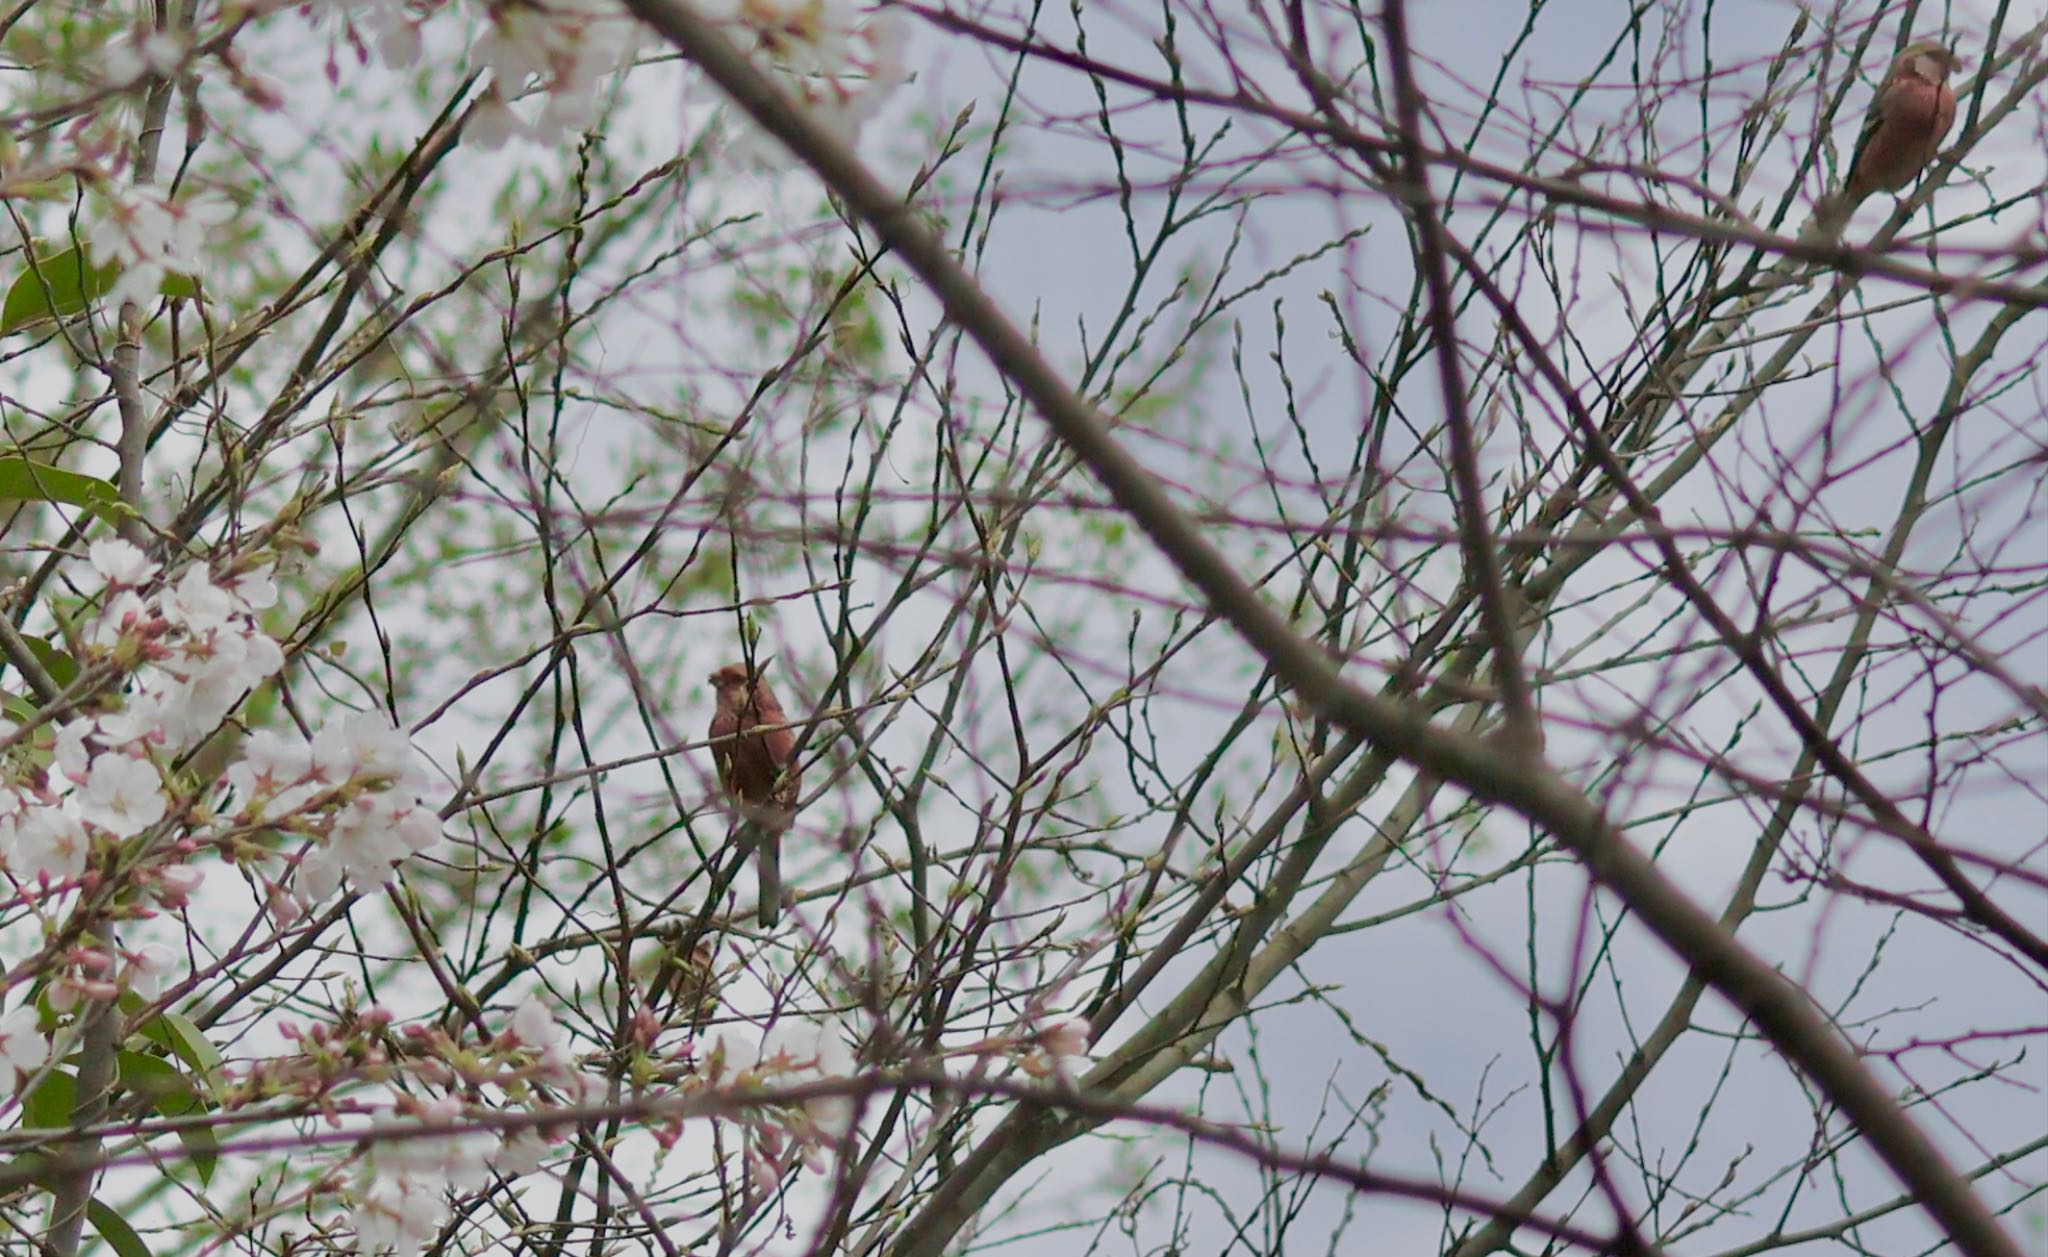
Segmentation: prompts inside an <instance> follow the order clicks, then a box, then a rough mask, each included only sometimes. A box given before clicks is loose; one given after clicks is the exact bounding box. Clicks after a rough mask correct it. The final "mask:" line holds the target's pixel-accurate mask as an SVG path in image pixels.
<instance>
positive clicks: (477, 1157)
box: [257, 997, 598, 1257]
mask: <svg viewBox="0 0 2048 1257" xmlns="http://www.w3.org/2000/svg"><path fill="white" fill-rule="evenodd" d="M390 1026H391V1015H390V1014H389V1013H388V1012H386V1011H384V1010H383V1009H379V1008H372V1009H368V1010H365V1011H363V1012H360V1013H351V1014H348V1015H346V1016H345V1017H344V1018H343V1020H342V1022H341V1023H339V1024H337V1025H336V1026H334V1027H332V1028H327V1027H316V1028H314V1029H312V1030H310V1031H307V1032H305V1033H303V1034H299V1035H297V1036H296V1037H298V1038H299V1039H300V1040H301V1042H302V1044H303V1048H304V1050H303V1051H302V1053H301V1056H300V1058H299V1059H298V1061H296V1062H289V1061H274V1062H267V1063H266V1065H265V1066H264V1067H263V1068H262V1069H261V1070H259V1071H257V1072H259V1073H263V1074H265V1075H266V1077H265V1080H264V1086H262V1087H258V1088H257V1090H259V1091H261V1090H265V1089H268V1090H271V1091H275V1090H277V1089H278V1088H279V1087H280V1085H282V1084H285V1083H287V1082H289V1081H290V1080H291V1079H292V1078H293V1077H294V1073H293V1070H294V1068H297V1070H298V1075H297V1076H298V1077H299V1079H300V1082H301V1087H302V1090H304V1091H305V1094H306V1095H307V1097H308V1098H313V1097H314V1096H316V1095H318V1094H324V1091H325V1089H327V1088H329V1087H332V1086H334V1085H338V1084H339V1083H340V1082H341V1081H342V1079H341V1078H339V1077H338V1076H337V1071H341V1072H350V1071H361V1070H363V1069H365V1068H369V1069H371V1070H375V1071H384V1070H388V1069H392V1068H397V1069H400V1070H402V1071H403V1072H405V1073H406V1074H407V1075H409V1076H410V1079H411V1085H412V1086H417V1087H423V1088H427V1089H431V1090H433V1091H437V1092H441V1093H442V1094H441V1095H440V1097H439V1098H437V1099H431V1100H426V1101H421V1100H418V1099H416V1098H413V1097H411V1096H409V1095H406V1094H403V1093H400V1094H398V1095H397V1096H396V1097H395V1099H394V1101H393V1105H392V1108H393V1111H394V1112H395V1113H397V1114H398V1115H400V1116H402V1117H404V1118H407V1119H409V1120H415V1121H417V1122H419V1124H420V1125H422V1126H428V1127H434V1128H437V1129H436V1131H435V1133H432V1134H419V1135H409V1136H404V1137H400V1138H390V1139H380V1140H378V1141H376V1142H374V1143H372V1144H371V1145H370V1149H369V1151H368V1153H367V1154H366V1155H365V1156H364V1158H363V1160H362V1161H361V1163H360V1164H359V1165H358V1168H357V1172H356V1174H355V1175H354V1177H353V1180H352V1181H351V1183H350V1185H349V1188H348V1197H349V1203H350V1208H349V1210H348V1213H347V1215H346V1217H345V1219H343V1220H342V1221H341V1224H342V1225H343V1226H345V1227H347V1228H350V1229H353V1230H354V1232H355V1238H356V1245H355V1246H356V1249H357V1251H359V1252H362V1253H382V1252H395V1253H398V1254H401V1255H404V1257H410V1254H413V1253H417V1252H419V1251H420V1250H422V1249H423V1248H425V1247H427V1246H428V1245H429V1244H431V1243H432V1242H433V1241H434V1240H435V1238H436V1237H437V1236H438V1235H439V1233H440V1231H441V1229H442V1227H444V1226H445V1225H446V1224H447V1222H448V1219H449V1217H450V1216H451V1213H452V1208H451V1206H450V1203H449V1192H450V1191H455V1192H467V1191H473V1190H475V1189H477V1188H479V1187H481V1186H483V1185H484V1183H485V1182H486V1181H487V1180H488V1178H489V1176H490V1174H491V1173H493V1172H495V1173H498V1174H502V1175H505V1176H507V1177H517V1176H519V1175H522V1174H529V1173H531V1172H533V1171H534V1170H535V1169H537V1168H538V1167H539V1165H540V1163H541V1160H542V1158H543V1157H544V1156H545V1155H546V1153H547V1149H548V1145H549V1143H550V1141H551V1136H550V1135H549V1134H548V1133H546V1132H544V1131H543V1130H542V1129H541V1128H538V1127H536V1126H534V1125H532V1124H530V1123H521V1124H517V1125H511V1126H508V1127H507V1128H506V1129H504V1130H502V1131H497V1132H493V1131H491V1130H489V1129H488V1123H489V1121H490V1120H491V1117H492V1115H494V1114H496V1113H501V1112H512V1113H517V1112H519V1111H520V1110H521V1109H538V1111H540V1112H543V1113H544V1112H545V1111H546V1110H545V1108H544V1107H541V1106H540V1105H538V1104H537V1103H536V1097H537V1093H536V1091H535V1089H534V1088H535V1085H536V1084H542V1085H545V1086H547V1087H549V1088H551V1089H552V1090H553V1092H554V1093H555V1094H556V1095H558V1096H562V1097H564V1098H566V1099H568V1100H569V1101H570V1102H572V1103H573V1102H580V1101H582V1100H585V1099H587V1098H588V1097H589V1095H590V1094H591V1093H592V1092H593V1091H594V1090H595V1089H597V1087H598V1084H596V1083H595V1082H594V1081H593V1080H591V1079H589V1078H588V1077H587V1076H586V1075H584V1074H583V1073H582V1071H581V1068H580V1065H579V1064H578V1062H577V1061H576V1059H575V1057H574V1055H573V1054H572V1053H571V1052H570V1050H569V1044H568V1039H567V1036H566V1034H565V1033H564V1032H563V1030H562V1028H561V1027H560V1025H559V1024H557V1023H556V1021H555V1018H554V1014H553V1013H552V1012H551V1011H550V1010H549V1009H548V1007H547V1005H546V1004H544V1003H542V1002H541V1001H540V1000H538V999H536V998H532V997H529V998H528V999H527V1000H526V1001H525V1002H523V1003H522V1004H520V1005H519V1007H518V1008H517V1009H515V1010H514V1011H513V1014H512V1017H511V1020H510V1022H509V1023H508V1024H507V1025H506V1027H505V1028H504V1029H503V1030H502V1031H501V1032H500V1033H499V1034H497V1035H496V1036H495V1037H493V1038H492V1039H490V1040H489V1041H488V1042H486V1043H484V1044H481V1045H464V1044H461V1043H458V1042H456V1041H455V1040H454V1039H453V1038H451V1037H450V1036H449V1035H448V1034H447V1032H445V1031H443V1030H441V1029H439V1028H437V1027H426V1026H408V1027H406V1028H405V1029H404V1031H402V1032H400V1033H398V1034H396V1035H394V1034H392V1032H391V1030H390ZM394 1041H395V1048H394ZM307 1088H310V1089H307ZM456 1093H459V1094H461V1095H464V1096H468V1097H470V1098H471V1099H472V1100H474V1099H476V1098H478V1097H482V1096H490V1095H495V1097H496V1098H497V1099H499V1100H501V1101H502V1102H503V1107H502V1108H490V1109H484V1110H478V1109H476V1108H474V1107H473V1106H472V1105H466V1104H465V1103H464V1102H463V1101H462V1100H460V1099H457V1098H456ZM465 1123H473V1125H470V1126H469V1127H468V1128H465Z"/></svg>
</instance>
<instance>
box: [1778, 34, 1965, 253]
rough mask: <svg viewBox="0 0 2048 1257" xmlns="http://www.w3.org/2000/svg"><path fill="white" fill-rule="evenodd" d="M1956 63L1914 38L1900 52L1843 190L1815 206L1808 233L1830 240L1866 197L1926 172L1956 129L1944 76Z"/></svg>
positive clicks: (1875, 103) (1953, 104) (1894, 188)
mask: <svg viewBox="0 0 2048 1257" xmlns="http://www.w3.org/2000/svg"><path fill="white" fill-rule="evenodd" d="M1960 64H1961V63H1960V62H1958V61H1957V60H1956V55H1955V54H1954V53H1953V52H1950V51H1949V50H1948V49H1947V48H1946V47H1945V46H1943V45H1942V44H1941V43H1940V42H1938V41H1936V40H1932V39H1916V40H1914V41H1913V42H1912V43H1910V44H1907V45H1906V46H1905V48H1904V49H1903V50H1901V51H1900V53H1899V55H1898V56H1897V57H1895V58H1894V59H1893V60H1892V68H1891V69H1890V70H1888V71H1886V72H1885V76H1884V82H1882V83H1880V84H1878V86H1877V95H1876V96H1875V97H1873V98H1872V99H1871V102H1870V113H1869V115H1868V116H1867V117H1865V118H1864V120H1863V133H1862V134H1861V135H1859V136H1857V137H1856V149H1855V152H1854V154H1853V155H1851V156H1850V158H1849V174H1848V177H1847V178H1845V179H1843V180H1842V189H1841V191H1839V192H1836V193H1835V194H1834V195H1832V196H1826V197H1822V198H1821V201H1820V204H1818V205H1816V206H1815V207H1814V210H1813V221H1812V222H1811V223H1810V224H1809V225H1808V228H1807V234H1808V235H1810V236H1816V237H1825V238H1829V239H1832V238H1833V237H1834V236H1836V235H1837V234H1839V233H1840V232H1841V230H1842V228H1843V227H1844V226H1846V225H1847V224H1848V222H1849V215H1851V214H1853V213H1855V212H1856V207H1857V206H1858V205H1861V204H1862V203H1863V201H1864V198H1866V197H1868V196H1869V195H1870V194H1871V193H1873V192H1880V191H1882V192H1896V191H1898V190H1899V189H1900V188H1903V187H1905V186H1906V185H1907V184H1909V183H1911V182H1912V181H1913V179H1914V178H1915V177H1916V176H1918V175H1919V173H1920V172H1921V171H1923V170H1925V169H1926V168H1927V163H1928V162H1931V161H1933V160H1934V155H1935V154H1936V153H1937V152H1939V151H1941V141H1942V139H1943V138H1944V137H1946V136H1947V135H1948V129H1949V128H1950V127H1952V126H1954V125H1955V121H1956V94H1955V92H1954V91H1953V90H1952V89H1950V87H1949V85H1948V76H1949V75H1950V74H1951V73H1952V72H1954V70H1955V69H1956V67H1957V66H1958V65H1960Z"/></svg>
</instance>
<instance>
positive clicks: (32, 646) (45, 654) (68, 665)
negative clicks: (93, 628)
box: [21, 633, 78, 688]
mask: <svg viewBox="0 0 2048 1257" xmlns="http://www.w3.org/2000/svg"><path fill="white" fill-rule="evenodd" d="M21 640H23V641H25V642H27V643H28V653H30V654H32V655H34V656H35V657H36V662H37V663H40V664H42V665H43V671H45V672H47V673H49V674H50V679H51V680H52V681H55V682H56V683H57V684H58V686H59V687H60V688H61V687H63V686H67V685H70V684H71V683H72V682H73V681H75V680H77V679H78V661H77V660H76V659H73V658H72V657H71V656H69V655H67V654H65V653H64V652H63V651H61V650H59V649H57V648H56V647H55V646H52V645H51V644H50V639H49V638H47V637H31V636H29V635H28V634H26V633H24V634H22V637H21Z"/></svg>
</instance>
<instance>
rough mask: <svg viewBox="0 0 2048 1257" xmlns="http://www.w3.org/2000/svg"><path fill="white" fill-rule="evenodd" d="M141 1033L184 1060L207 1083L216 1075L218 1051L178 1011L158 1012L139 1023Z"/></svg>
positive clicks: (215, 1077)
mask: <svg viewBox="0 0 2048 1257" xmlns="http://www.w3.org/2000/svg"><path fill="white" fill-rule="evenodd" d="M142 1035H143V1037H144V1038H146V1039H148V1040H149V1041H150V1042H151V1043H155V1044H157V1045H158V1046H160V1047H163V1048H165V1049H167V1050H168V1051H170V1052H171V1053H172V1054H173V1055H174V1056H176V1057H177V1058H178V1059H179V1060H181V1061H183V1062H185V1064H187V1065H188V1066H190V1067H191V1069H192V1072H193V1073H195V1074H197V1075H199V1076H200V1077H201V1078H202V1079H204V1080H205V1081H206V1082H207V1083H208V1084H209V1085H211V1084H212V1083H213V1082H214V1081H215V1080H216V1079H218V1078H219V1077H220V1066H221V1059H220V1050H219V1049H218V1048H216V1047H214V1046H213V1041H212V1040H211V1039H209V1038H207V1037H206V1032H205V1031H204V1030H201V1029H200V1028H199V1027H198V1026H196V1025H194V1024H193V1022H192V1019H191V1018H190V1017H187V1016H184V1015H183V1014H181V1013H159V1014H157V1015H156V1016H154V1017H151V1018H150V1019H149V1020H148V1021H146V1022H144V1023H143V1025H142Z"/></svg>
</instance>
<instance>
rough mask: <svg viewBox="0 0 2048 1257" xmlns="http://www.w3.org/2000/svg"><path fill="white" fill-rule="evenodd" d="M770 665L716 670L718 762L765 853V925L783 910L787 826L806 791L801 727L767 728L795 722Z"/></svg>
mask: <svg viewBox="0 0 2048 1257" xmlns="http://www.w3.org/2000/svg"><path fill="white" fill-rule="evenodd" d="M767 668H768V661H767V660H765V659H763V660H760V661H759V662H757V663H756V664H755V666H754V669H753V671H752V672H751V673H750V672H749V671H748V670H747V665H746V664H744V663H729V664H727V665H725V666H724V667H723V668H720V669H719V670H718V671H716V672H714V673H712V674H711V687H712V688H713V689H714V690H716V691H717V692H718V710H717V711H716V712H714V713H713V714H712V716H711V737H712V739H713V741H712V743H711V758H712V759H713V761H715V762H716V763H717V765H718V780H719V783H720V784H721V785H723V786H724V787H725V792H726V794H727V795H729V796H730V797H731V798H732V800H733V802H735V803H737V804H739V808H738V810H739V813H740V820H741V823H742V825H743V826H744V830H743V832H747V833H751V835H752V837H753V843H754V847H755V849H756V851H757V852H758V853H759V855H760V869H761V918H760V920H761V924H762V926H763V927H767V926H772V925H774V924H775V921H776V919H777V918H778V917H779V916H780V915H781V913H782V871H781V859H782V856H781V846H782V831H783V830H785V829H788V828H789V822H790V819H791V818H792V817H794V816H795V815H796V801H797V796H798V795H799V794H801V793H802V792H803V776H802V774H801V773H800V772H798V770H797V765H796V730H794V729H790V728H786V727H785V728H768V727H764V726H775V725H782V726H787V725H788V724H789V717H788V716H786V715H784V714H783V712H782V704H781V703H778V702H776V701H775V691H773V690H771V689H769V688H768V683H767V682H766V681H764V680H762V679H761V674H762V673H763V672H765V671H767ZM756 729H760V730H761V732H758V733H757V732H755V730H756Z"/></svg>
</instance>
